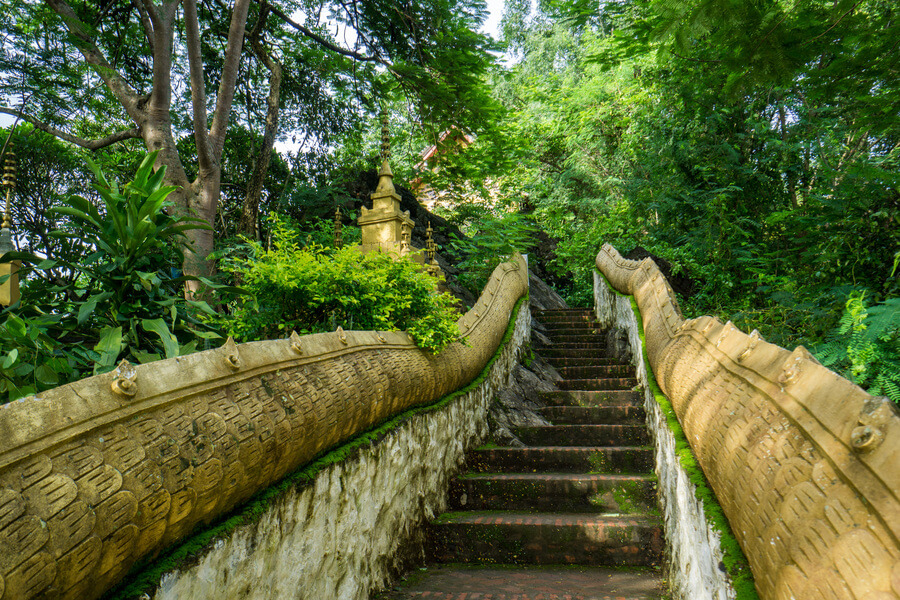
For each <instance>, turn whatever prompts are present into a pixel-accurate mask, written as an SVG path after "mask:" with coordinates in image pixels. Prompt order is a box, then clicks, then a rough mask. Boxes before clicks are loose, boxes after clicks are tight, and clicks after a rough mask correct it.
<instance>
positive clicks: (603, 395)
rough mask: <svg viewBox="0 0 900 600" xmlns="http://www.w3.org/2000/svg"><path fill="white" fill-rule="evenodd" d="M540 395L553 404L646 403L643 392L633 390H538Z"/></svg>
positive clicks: (636, 404) (602, 404) (637, 404)
mask: <svg viewBox="0 0 900 600" xmlns="http://www.w3.org/2000/svg"><path fill="white" fill-rule="evenodd" d="M538 397H539V398H540V399H541V400H543V401H544V402H546V403H547V404H550V405H552V406H607V405H609V404H615V405H621V404H634V405H635V406H643V405H644V396H643V394H641V392H636V391H632V390H554V391H552V392H538Z"/></svg>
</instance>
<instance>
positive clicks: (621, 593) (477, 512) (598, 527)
mask: <svg viewBox="0 0 900 600" xmlns="http://www.w3.org/2000/svg"><path fill="white" fill-rule="evenodd" d="M536 318H537V319H538V320H539V321H541V322H542V323H544V325H545V326H546V327H547V329H548V333H549V337H550V339H551V340H552V342H553V344H552V345H550V346H547V347H544V348H540V349H538V352H539V353H540V354H541V356H543V357H544V358H545V359H547V360H548V362H550V363H551V364H553V365H554V366H555V367H556V368H557V370H558V371H559V372H560V374H561V375H562V376H563V378H564V379H563V380H562V381H560V382H559V385H558V387H559V390H560V391H554V392H544V393H543V394H542V397H543V399H544V400H545V401H546V403H547V405H548V406H547V407H546V408H544V409H542V413H543V416H544V417H545V418H546V419H547V420H548V421H550V422H551V423H552V425H544V426H531V427H521V428H519V429H518V430H517V431H516V432H515V433H516V435H517V436H518V437H519V439H520V440H522V442H524V443H525V444H526V447H524V448H516V447H490V446H488V447H483V448H480V449H477V450H475V451H474V452H472V453H471V454H470V455H469V457H468V460H467V466H468V467H469V469H470V471H469V472H468V473H465V474H463V475H461V476H460V477H459V478H458V479H456V480H455V481H454V482H453V483H452V485H451V489H450V509H451V511H452V512H448V513H445V514H443V515H440V516H439V517H438V518H437V519H436V520H435V521H434V522H433V523H432V525H431V530H430V532H429V545H430V548H429V552H430V559H431V561H432V562H433V563H436V564H435V565H432V566H431V567H430V568H429V570H428V571H426V572H424V573H423V574H420V575H421V576H418V577H413V578H411V579H409V580H407V582H406V583H405V585H404V586H402V588H401V589H397V590H394V591H392V592H390V593H389V594H388V595H385V596H382V598H384V599H385V600H387V599H392V600H393V599H396V600H401V599H410V598H434V599H445V600H450V599H451V598H452V599H454V600H456V599H457V598H461V597H463V596H460V594H464V597H465V598H466V600H487V599H489V598H490V599H491V600H537V599H538V598H543V599H546V600H549V599H552V598H559V599H560V600H561V599H563V598H571V599H573V600H574V599H584V600H591V599H603V598H616V599H622V600H626V599H627V600H649V599H653V598H660V594H661V591H660V580H659V575H658V565H659V563H660V561H661V551H662V547H663V539H662V529H661V526H660V522H659V518H658V516H656V489H655V482H654V477H653V475H652V472H653V451H652V448H650V447H649V446H648V444H649V443H650V442H649V436H648V434H647V431H646V427H645V425H644V421H643V419H644V411H643V408H642V406H641V396H640V394H639V392H636V391H633V388H635V387H636V386H637V381H636V380H635V378H634V370H633V367H631V366H630V365H624V364H619V363H617V362H616V361H615V360H612V359H610V358H606V357H605V346H606V344H605V342H604V341H603V340H604V338H603V336H601V335H598V330H597V324H596V323H595V322H594V321H593V318H592V316H591V313H590V311H589V310H587V309H583V310H582V309H569V310H561V311H543V312H542V313H538V314H537V315H536ZM619 567H629V568H628V569H621V568H619Z"/></svg>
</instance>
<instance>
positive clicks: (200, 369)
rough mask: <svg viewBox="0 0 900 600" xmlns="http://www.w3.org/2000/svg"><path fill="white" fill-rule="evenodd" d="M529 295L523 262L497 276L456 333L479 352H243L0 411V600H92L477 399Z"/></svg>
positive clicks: (358, 345)
mask: <svg viewBox="0 0 900 600" xmlns="http://www.w3.org/2000/svg"><path fill="white" fill-rule="evenodd" d="M527 285H528V276H527V265H526V264H525V261H524V259H522V257H521V256H517V257H516V258H515V259H514V260H513V261H511V262H510V263H505V264H502V265H500V266H499V267H498V268H497V269H496V270H495V271H494V274H493V276H492V277H491V280H490V282H489V283H488V285H487V287H486V288H485V291H484V292H483V294H482V297H481V300H480V301H479V303H478V305H477V307H478V312H477V314H476V311H475V310H472V311H469V313H467V314H466V315H464V316H463V317H462V318H461V319H460V320H459V327H460V331H461V332H462V334H463V335H464V336H465V337H466V339H467V343H468V345H463V344H461V343H454V344H452V345H451V346H449V347H448V348H446V349H445V350H444V351H443V352H441V353H440V354H438V355H436V356H432V355H429V354H427V353H425V352H423V351H422V350H419V349H418V348H416V347H415V345H414V344H413V343H412V342H411V341H410V339H409V337H408V336H407V335H406V334H405V333H403V332H376V331H347V332H335V333H328V334H315V335H308V336H302V337H301V336H293V337H292V338H290V339H284V340H276V341H267V342H251V343H247V344H240V345H238V344H234V343H233V342H232V343H228V344H226V345H225V346H223V347H222V348H219V349H217V350H209V351H206V352H200V353H197V354H193V355H190V356H185V357H180V358H175V359H170V360H164V361H159V362H155V363H151V364H147V365H137V366H131V365H127V364H123V365H120V367H119V369H117V371H116V372H113V373H107V374H105V375H98V376H95V377H91V378H88V379H85V380H82V381H79V382H77V383H73V384H70V385H66V386H62V387H59V388H56V389H53V390H50V391H47V392H44V393H42V394H41V395H40V396H38V397H28V398H26V399H23V400H21V401H18V402H13V403H11V404H7V405H2V406H0V550H2V551H0V598H2V599H4V600H6V599H13V598H14V599H24V598H34V597H52V598H78V599H79V600H85V599H88V598H96V597H98V596H99V595H100V594H102V593H103V592H104V591H105V590H107V589H108V588H109V587H110V586H111V585H113V584H114V583H115V582H116V581H117V580H118V579H119V578H121V577H122V576H123V575H124V574H125V573H127V572H128V570H129V569H130V568H131V567H132V565H134V563H135V562H136V561H138V560H139V559H141V558H145V557H152V556H154V555H155V554H157V553H159V552H160V551H161V550H162V549H163V548H165V547H166V546H167V545H169V544H171V543H173V542H175V541H177V540H179V539H180V538H182V537H184V536H185V535H187V534H188V533H190V532H191V531H192V530H194V529H195V528H196V527H197V526H201V525H203V524H206V523H209V522H210V521H212V520H214V519H215V518H217V517H218V516H220V515H223V514H224V513H226V512H228V511H229V510H231V509H232V508H234V507H235V506H236V505H238V504H239V503H241V502H243V501H245V500H247V499H248V498H249V497H250V496H252V495H253V494H255V493H256V492H257V491H259V490H261V489H264V488H265V487H267V486H269V485H271V484H273V483H274V482H276V481H278V480H279V479H281V478H282V477H284V476H285V475H286V474H288V473H290V472H291V471H293V470H295V469H297V468H298V467H299V466H301V465H303V464H305V463H306V462H308V461H309V460H310V459H312V458H313V457H314V456H315V455H316V454H318V453H319V452H321V451H322V450H325V449H327V448H330V447H332V446H334V445H336V444H338V443H340V442H342V441H344V440H346V439H347V438H349V437H351V436H353V435H355V434H358V433H361V432H363V431H365V430H367V429H369V428H371V427H372V426H374V425H376V424H378V423H380V422H382V421H384V420H385V419H387V418H388V417H390V416H392V415H394V414H397V413H398V412H401V411H403V410H406V409H408V408H410V407H413V406H416V405H421V404H428V403H430V402H433V401H435V400H437V399H439V398H441V397H442V396H445V395H447V394H448V393H450V392H453V391H454V390H457V389H459V388H461V387H463V386H465V385H466V384H468V383H469V382H470V381H472V379H474V378H475V377H476V376H477V375H478V374H479V373H480V372H481V371H482V369H483V368H484V366H485V364H486V363H487V361H488V360H489V359H490V357H491V356H493V355H494V353H495V352H496V350H497V348H498V346H499V344H500V342H501V341H502V338H503V336H504V334H505V332H506V328H507V323H508V322H509V319H510V315H511V313H512V309H513V308H514V306H515V304H516V302H517V301H518V300H519V298H521V297H522V296H523V295H525V293H526V292H527ZM342 338H343V339H342ZM132 369H133V371H134V372H131V370H132ZM117 379H118V380H120V382H121V380H127V381H130V382H131V383H130V386H133V387H129V390H136V391H135V393H134V395H128V394H122V393H119V392H117V391H116V390H115V388H114V386H113V385H112V384H113V383H114V382H115V381H116V380H117Z"/></svg>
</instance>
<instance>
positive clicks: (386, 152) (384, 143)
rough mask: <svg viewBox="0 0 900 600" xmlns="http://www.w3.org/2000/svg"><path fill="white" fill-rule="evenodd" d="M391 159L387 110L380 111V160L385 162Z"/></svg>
mask: <svg viewBox="0 0 900 600" xmlns="http://www.w3.org/2000/svg"><path fill="white" fill-rule="evenodd" d="M390 157H391V133H390V130H389V129H388V114H387V110H385V109H382V110H381V160H382V162H387V160H388V159H389V158H390Z"/></svg>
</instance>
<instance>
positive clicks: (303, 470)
mask: <svg viewBox="0 0 900 600" xmlns="http://www.w3.org/2000/svg"><path fill="white" fill-rule="evenodd" d="M527 301H528V295H527V294H526V295H525V296H523V297H522V298H520V299H519V301H518V302H516V305H515V306H514V307H513V310H512V313H511V315H510V317H511V318H510V320H509V324H508V325H507V328H506V333H505V334H504V336H503V340H502V341H501V342H500V345H499V346H498V347H497V351H496V352H495V353H494V355H493V356H492V357H491V358H490V360H488V362H487V364H486V365H485V367H484V369H482V371H481V373H480V374H479V375H478V377H476V378H475V379H474V380H472V382H471V383H469V384H468V385H467V386H465V387H463V388H461V389H459V390H457V391H455V392H452V393H450V394H448V395H446V396H444V397H443V398H441V399H439V400H437V401H436V402H433V403H432V404H429V405H426V406H417V407H414V408H411V409H408V410H406V411H404V412H402V413H399V414H397V415H395V416H393V417H390V418H389V419H387V420H386V421H384V422H382V423H381V424H379V425H376V426H375V427H373V428H371V429H369V430H368V431H365V432H363V433H361V434H360V435H358V436H356V437H354V438H352V439H350V440H348V441H346V442H344V443H342V444H340V445H338V446H335V447H334V448H332V449H330V450H326V451H324V452H323V453H321V454H319V456H317V457H315V458H314V459H313V460H312V461H311V462H309V463H307V464H306V465H305V466H303V467H300V468H299V469H298V470H296V471H294V472H293V473H291V474H289V475H287V476H286V477H285V478H284V479H282V480H281V481H280V482H278V483H276V484H275V485H272V486H270V487H268V488H266V489H265V490H262V491H261V492H259V493H257V494H256V495H255V496H253V497H252V498H250V500H248V501H247V502H245V503H244V504H243V505H241V506H240V507H238V508H237V509H235V510H234V511H232V512H231V513H230V514H228V515H226V516H225V517H223V518H222V519H221V520H219V521H218V522H217V523H216V524H214V525H213V526H211V527H208V528H206V529H204V530H203V531H199V532H197V533H194V534H192V535H190V536H189V537H187V538H186V539H185V540H184V541H182V542H181V543H179V544H178V545H176V546H174V547H173V548H171V549H170V550H168V551H166V552H164V553H163V554H162V555H161V556H160V557H159V558H156V559H155V560H144V561H141V562H138V563H137V564H136V565H135V566H134V567H133V568H132V569H131V571H130V572H129V574H128V575H127V576H126V577H125V578H124V579H123V581H122V582H121V583H119V584H118V585H117V586H116V587H114V588H112V589H111V590H110V591H108V592H107V593H106V594H105V595H104V596H103V599H104V600H127V599H131V598H135V597H138V596H140V595H141V594H144V593H151V592H152V591H153V590H154V589H156V587H157V585H158V583H159V580H160V579H161V578H162V576H163V575H164V574H165V573H167V572H169V571H172V570H175V569H184V568H186V567H188V566H190V565H191V564H192V563H193V561H195V560H198V559H199V557H200V556H201V555H202V553H203V552H204V550H206V549H207V548H209V547H210V546H211V545H212V544H213V543H215V542H216V541H217V540H220V539H223V538H226V537H228V536H229V535H230V534H231V533H232V532H233V531H234V530H235V529H236V528H238V527H240V526H241V525H245V524H250V523H253V522H255V521H257V520H258V519H259V518H260V517H261V516H262V515H263V514H264V513H265V511H266V510H267V509H268V508H269V506H271V505H272V503H273V502H275V501H276V500H277V499H278V498H279V497H281V495H282V494H283V493H285V492H287V491H288V490H291V489H294V488H298V487H304V486H306V485H309V484H310V483H312V482H313V481H314V480H315V478H316V476H317V475H318V474H319V473H320V472H321V471H323V470H324V469H326V468H327V467H329V466H331V465H332V464H334V463H337V462H341V461H344V460H346V459H347V458H350V457H351V456H353V455H355V454H356V453H357V452H358V451H360V450H361V449H363V448H366V447H369V446H371V445H373V444H375V443H377V442H378V441H380V440H381V439H383V438H384V437H385V436H387V435H388V434H389V433H390V432H391V431H392V430H394V429H396V428H397V427H399V426H400V425H402V424H403V423H405V422H406V421H408V420H409V419H411V418H412V417H414V416H416V415H420V414H425V413H430V412H433V411H436V410H440V409H442V408H444V407H445V406H447V405H448V404H449V403H450V402H452V401H453V400H455V399H456V398H459V397H460V396H463V395H464V394H467V393H469V392H470V391H472V390H474V389H476V388H477V387H478V386H479V385H481V384H482V383H483V382H484V381H485V380H486V379H487V378H488V376H489V375H490V371H491V367H493V366H494V363H495V362H497V359H498V358H499V357H500V355H501V354H502V353H503V350H504V349H505V348H506V345H507V344H508V343H509V341H510V340H511V339H512V336H513V333H514V332H515V329H516V323H517V321H518V317H519V311H520V309H521V307H522V305H523V303H525V302H527Z"/></svg>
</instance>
